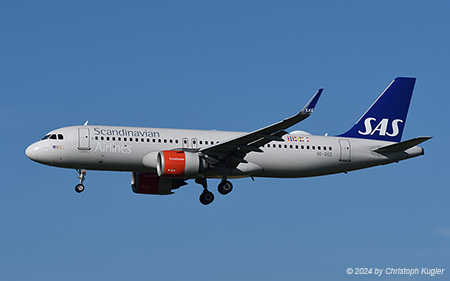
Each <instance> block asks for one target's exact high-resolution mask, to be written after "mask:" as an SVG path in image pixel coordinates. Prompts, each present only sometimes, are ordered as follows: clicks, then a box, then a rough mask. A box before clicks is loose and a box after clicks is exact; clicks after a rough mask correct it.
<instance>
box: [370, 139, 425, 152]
mask: <svg viewBox="0 0 450 281" xmlns="http://www.w3.org/2000/svg"><path fill="white" fill-rule="evenodd" d="M431 138H432V137H418V138H414V139H410V140H407V141H402V142H399V143H395V144H390V145H387V146H383V147H379V148H377V149H374V150H373V151H374V152H377V153H394V152H400V151H405V150H407V149H410V148H411V147H414V146H416V145H419V144H421V143H423V142H424V141H427V140H429V139H431Z"/></svg>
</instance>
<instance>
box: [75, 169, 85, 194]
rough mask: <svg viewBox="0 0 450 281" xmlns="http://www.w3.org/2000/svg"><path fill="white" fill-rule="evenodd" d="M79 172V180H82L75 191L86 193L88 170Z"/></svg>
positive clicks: (79, 170)
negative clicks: (85, 184) (85, 182)
mask: <svg viewBox="0 0 450 281" xmlns="http://www.w3.org/2000/svg"><path fill="white" fill-rule="evenodd" d="M77 172H78V174H79V176H78V178H79V179H80V183H79V184H77V185H76V186H75V191H76V192H77V193H81V192H83V191H84V185H83V182H84V180H85V179H86V170H84V169H77Z"/></svg>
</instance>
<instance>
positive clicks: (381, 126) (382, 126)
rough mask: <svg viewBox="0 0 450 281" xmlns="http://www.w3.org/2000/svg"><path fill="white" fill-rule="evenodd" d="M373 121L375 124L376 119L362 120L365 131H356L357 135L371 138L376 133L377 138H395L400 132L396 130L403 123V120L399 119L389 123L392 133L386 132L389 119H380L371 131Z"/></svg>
mask: <svg viewBox="0 0 450 281" xmlns="http://www.w3.org/2000/svg"><path fill="white" fill-rule="evenodd" d="M373 121H375V122H376V121H377V119H376V118H373V117H369V118H366V120H364V127H365V129H366V131H365V132H361V131H358V133H359V134H361V135H364V136H367V135H371V136H372V135H373V134H375V133H376V132H378V135H379V136H389V137H395V136H397V135H398V134H399V132H400V130H399V128H398V125H399V123H403V120H401V119H394V120H393V121H392V122H391V127H392V132H388V125H389V119H387V118H384V119H382V120H381V121H380V122H379V123H378V125H377V126H376V127H375V128H374V129H372V128H373V127H372V122H373Z"/></svg>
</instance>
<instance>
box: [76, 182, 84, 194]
mask: <svg viewBox="0 0 450 281" xmlns="http://www.w3.org/2000/svg"><path fill="white" fill-rule="evenodd" d="M75 191H76V192H77V193H81V192H83V191H84V185H83V184H81V183H79V184H77V185H76V186H75Z"/></svg>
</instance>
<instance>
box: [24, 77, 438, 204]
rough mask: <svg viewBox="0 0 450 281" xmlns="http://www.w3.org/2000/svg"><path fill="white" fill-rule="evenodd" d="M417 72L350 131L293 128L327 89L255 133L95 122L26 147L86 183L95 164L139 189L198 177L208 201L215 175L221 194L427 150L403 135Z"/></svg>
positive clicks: (167, 188)
mask: <svg viewBox="0 0 450 281" xmlns="http://www.w3.org/2000/svg"><path fill="white" fill-rule="evenodd" d="M415 81H416V79H415V78H407V77H398V78H395V79H394V81H393V82H392V83H391V84H390V85H389V86H388V87H387V88H386V90H384V92H383V93H382V94H381V95H380V96H379V98H378V99H377V100H376V101H375V102H374V103H373V104H372V106H371V107H370V108H369V109H368V110H367V111H366V112H365V113H364V114H363V116H362V117H361V118H360V119H359V120H358V121H357V122H356V124H355V125H354V126H353V127H351V128H350V130H348V131H347V132H345V133H343V134H340V135H337V136H327V135H325V136H318V135H311V134H309V133H307V132H304V131H293V132H290V133H288V132H287V131H286V129H288V128H289V127H291V126H293V125H295V124H297V123H299V122H301V121H302V120H304V119H306V118H308V117H309V116H310V115H311V114H312V113H313V112H314V108H315V106H316V104H317V101H318V100H319V97H320V96H321V94H322V91H323V89H319V90H318V91H317V92H316V93H315V95H314V96H313V97H312V98H311V99H310V101H309V102H308V103H307V104H306V105H305V106H304V108H303V109H302V110H301V111H300V112H299V113H297V114H296V115H294V116H292V117H289V118H287V119H284V120H282V121H280V122H277V123H274V124H272V125H269V126H267V127H264V128H261V129H258V130H255V131H253V132H250V133H248V132H230V131H216V130H184V129H162V128H137V127H123V126H100V125H88V124H87V122H86V123H85V124H84V125H82V126H71V127H64V128H60V129H56V130H53V131H51V132H49V133H48V134H46V135H45V136H44V137H43V138H42V139H41V140H40V141H37V142H35V143H33V144H31V145H30V146H29V147H28V148H27V149H26V151H25V153H26V155H27V156H28V158H30V159H31V160H33V161H35V162H38V163H41V164H45V165H49V166H55V167H62V168H70V169H76V171H77V172H78V174H79V176H78V178H79V183H78V184H77V185H76V187H75V191H76V192H78V193H80V192H82V191H83V190H84V189H85V187H84V184H83V183H84V180H85V178H86V171H87V170H109V171H128V172H131V187H132V190H133V192H135V193H138V194H156V195H158V194H159V195H168V194H173V193H174V190H176V189H178V188H180V187H182V186H184V185H186V184H187V183H186V181H187V180H190V179H194V180H195V182H196V183H198V184H200V185H201V186H202V187H203V192H202V193H201V195H200V202H201V203H202V204H204V205H208V204H210V203H212V202H213V200H214V194H213V193H212V192H211V191H209V190H208V186H207V179H208V178H218V179H221V182H220V184H219V185H218V192H219V193H220V194H222V195H226V194H228V193H230V192H231V191H232V189H233V184H232V183H231V182H230V181H229V180H228V179H234V178H245V177H250V178H252V179H254V178H255V177H273V178H302V177H314V176H322V175H330V174H337V173H347V172H349V171H354V170H359V169H364V168H369V167H374V166H379V165H385V164H389V163H393V162H398V161H401V160H405V159H409V158H413V157H417V156H420V155H423V154H424V149H423V148H422V147H419V146H417V145H419V144H420V143H422V142H425V141H427V140H429V139H431V137H416V138H413V139H410V140H406V141H401V138H402V134H403V129H404V126H405V121H406V116H407V113H408V109H409V104H410V101H411V96H412V92H413V89H414V85H415Z"/></svg>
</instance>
